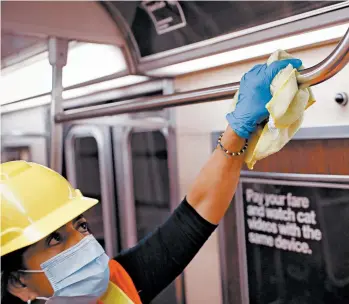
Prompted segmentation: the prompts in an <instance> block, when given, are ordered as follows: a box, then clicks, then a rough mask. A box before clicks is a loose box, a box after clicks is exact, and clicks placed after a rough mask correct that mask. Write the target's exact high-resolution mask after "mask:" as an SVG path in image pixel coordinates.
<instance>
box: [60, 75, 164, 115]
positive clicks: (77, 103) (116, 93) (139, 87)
mask: <svg viewBox="0 0 349 304" xmlns="http://www.w3.org/2000/svg"><path fill="white" fill-rule="evenodd" d="M163 88H164V82H163V81H162V80H161V79H159V80H157V79H154V80H148V81H144V82H140V83H136V84H131V85H127V86H122V87H118V88H113V89H108V90H103V91H99V92H96V93H93V94H89V95H85V96H81V97H76V98H70V99H66V100H64V102H63V107H64V108H65V109H69V108H74V107H82V106H88V105H90V104H98V103H100V102H105V101H109V100H114V99H120V98H132V97H133V96H139V95H142V94H150V93H155V92H161V91H162V90H163Z"/></svg>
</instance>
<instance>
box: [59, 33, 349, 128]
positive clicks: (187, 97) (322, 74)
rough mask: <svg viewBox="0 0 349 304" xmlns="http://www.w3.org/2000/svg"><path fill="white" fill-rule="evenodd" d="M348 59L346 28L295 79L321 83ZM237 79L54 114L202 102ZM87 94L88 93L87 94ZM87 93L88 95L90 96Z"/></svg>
mask: <svg viewBox="0 0 349 304" xmlns="http://www.w3.org/2000/svg"><path fill="white" fill-rule="evenodd" d="M348 61H349V29H348V31H347V32H346V34H345V36H344V37H343V39H342V40H341V41H340V43H339V44H338V46H337V47H336V49H335V50H334V51H333V52H332V53H331V54H330V55H329V56H328V57H327V58H326V59H325V60H323V61H322V62H321V63H319V64H317V65H316V66H314V67H312V68H310V69H306V70H303V71H302V72H301V75H299V77H298V82H299V83H300V84H301V85H304V86H310V85H315V84H318V83H321V82H323V81H325V80H327V79H329V78H331V77H333V76H334V75H335V74H337V73H338V72H339V71H340V70H341V69H342V68H343V67H344V66H345V65H346V64H347V63H348ZM239 85H240V83H239V82H236V83H230V84H225V85H220V86H215V87H210V88H204V89H199V90H195V91H187V92H180V93H175V94H171V95H166V96H157V97H148V98H138V99H134V100H127V101H123V102H115V103H110V104H107V105H98V106H91V107H85V108H82V109H75V110H68V111H65V112H60V113H58V114H57V115H56V118H55V120H56V122H64V121H71V120H78V119H86V118H93V117H100V116H108V115H116V114H124V113H132V112H141V111H149V110H157V109H162V108H168V107H174V106H182V105H188V104H194V103H204V102H211V101H219V100H224V99H226V98H231V97H232V96H233V95H234V94H235V93H236V92H237V90H238V89H239ZM86 97H87V96H86ZM89 97H90V96H89Z"/></svg>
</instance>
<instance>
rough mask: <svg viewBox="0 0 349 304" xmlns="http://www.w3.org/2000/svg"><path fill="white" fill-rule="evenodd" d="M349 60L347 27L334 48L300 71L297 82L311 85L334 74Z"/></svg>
mask: <svg viewBox="0 0 349 304" xmlns="http://www.w3.org/2000/svg"><path fill="white" fill-rule="evenodd" d="M348 62H349V29H348V30H347V32H346V34H345V35H344V37H343V38H342V40H341V42H340V43H339V44H338V46H337V47H336V48H335V50H334V51H333V52H332V53H331V54H330V55H329V56H327V58H326V59H324V60H323V61H321V62H320V63H319V64H317V65H315V66H313V67H312V68H310V69H307V70H306V72H305V73H301V75H299V77H298V82H299V83H301V84H303V85H307V86H311V85H315V84H319V83H321V82H323V81H326V80H327V79H329V78H331V77H333V76H334V75H336V74H337V73H338V72H339V71H340V70H341V69H343V67H345V65H346V64H347V63H348Z"/></svg>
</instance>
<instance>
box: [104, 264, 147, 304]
mask: <svg viewBox="0 0 349 304" xmlns="http://www.w3.org/2000/svg"><path fill="white" fill-rule="evenodd" d="M109 270H110V282H109V285H108V289H107V291H106V292H105V294H104V295H103V296H102V297H101V298H100V300H99V301H98V304H112V303H118V304H132V303H134V304H142V302H141V298H140V297H139V294H138V292H137V289H136V287H135V285H134V284H133V281H132V279H131V277H130V276H129V274H128V273H127V272H126V270H125V269H124V268H123V267H122V266H121V265H120V264H119V263H118V262H116V261H115V260H110V261H109Z"/></svg>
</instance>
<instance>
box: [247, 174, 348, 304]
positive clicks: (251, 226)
mask: <svg viewBox="0 0 349 304" xmlns="http://www.w3.org/2000/svg"><path fill="white" fill-rule="evenodd" d="M242 197H243V205H244V224H245V241H246V255H247V268H248V289H249V291H248V292H249V299H250V303H251V304H277V303H283V304H287V303H289V304H291V303H292V304H293V303H297V304H301V303H302V304H303V303H304V304H306V303H307V304H308V303H309V304H310V303H311V304H316V303H318V304H325V303H338V304H340V303H348V299H349V186H348V185H344V184H321V183H304V182H287V181H272V180H263V179H261V180H258V179H256V180H253V179H251V180H248V179H243V182H242Z"/></svg>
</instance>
